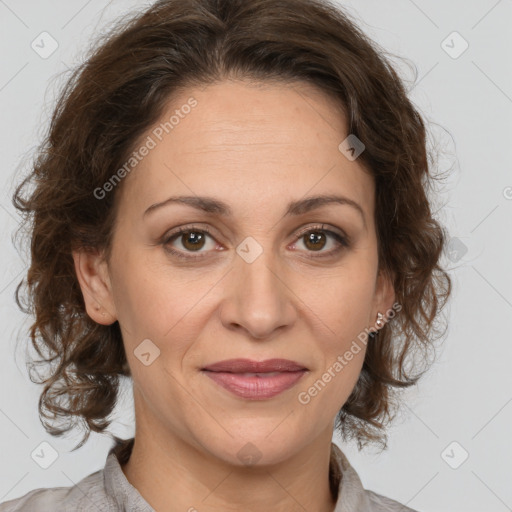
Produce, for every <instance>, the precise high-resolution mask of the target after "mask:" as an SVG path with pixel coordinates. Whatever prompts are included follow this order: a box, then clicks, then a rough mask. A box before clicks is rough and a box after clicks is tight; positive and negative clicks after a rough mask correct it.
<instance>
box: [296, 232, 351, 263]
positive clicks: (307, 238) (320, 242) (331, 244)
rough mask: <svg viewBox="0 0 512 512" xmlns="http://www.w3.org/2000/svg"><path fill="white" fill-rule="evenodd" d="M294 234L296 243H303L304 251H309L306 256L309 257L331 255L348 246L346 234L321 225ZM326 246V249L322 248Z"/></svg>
mask: <svg viewBox="0 0 512 512" xmlns="http://www.w3.org/2000/svg"><path fill="white" fill-rule="evenodd" d="M296 236H297V242H296V245H301V244H302V245H304V247H305V252H306V253H309V254H307V256H308V257H311V258H323V257H333V256H336V255H338V254H339V253H340V252H341V251H342V250H344V249H347V248H348V247H349V246H350V243H349V239H348V237H347V236H343V235H341V234H339V233H336V232H334V231H331V230H328V229H324V228H323V225H322V226H319V227H313V228H310V229H309V230H308V231H302V232H300V233H298V234H297V235H296ZM299 242H300V243H299ZM326 247H327V249H326V250H324V249H325V248H326ZM299 248H300V247H299ZM312 253H318V254H312Z"/></svg>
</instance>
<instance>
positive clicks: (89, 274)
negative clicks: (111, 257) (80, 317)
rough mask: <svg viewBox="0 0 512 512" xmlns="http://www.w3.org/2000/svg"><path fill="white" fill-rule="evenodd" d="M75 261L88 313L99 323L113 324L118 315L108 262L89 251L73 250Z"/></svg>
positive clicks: (99, 255)
mask: <svg viewBox="0 0 512 512" xmlns="http://www.w3.org/2000/svg"><path fill="white" fill-rule="evenodd" d="M73 261H74V264H75V272H76V276H77V279H78V283H79V284H80V288H81V290H82V295H83V298H84V303H85V308H86V311H87V314H88V315H89V317H90V318H91V319H92V320H94V321H95V322H96V323H98V324H102V325H110V324H112V323H113V322H115V321H116V320H117V315H116V310H115V305H114V300H113V297H112V287H111V282H110V276H109V273H108V267H107V262H106V261H105V259H104V258H103V257H102V255H101V254H99V253H94V252H89V251H73Z"/></svg>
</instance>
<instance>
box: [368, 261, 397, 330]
mask: <svg viewBox="0 0 512 512" xmlns="http://www.w3.org/2000/svg"><path fill="white" fill-rule="evenodd" d="M393 282H394V274H393V273H389V272H384V271H383V270H379V273H378V275H377V281H376V283H375V295H374V301H373V307H372V311H371V317H370V319H369V325H370V326H374V325H375V322H376V320H377V314H378V313H381V314H382V315H383V318H382V320H383V322H384V323H383V324H382V325H381V326H380V328H382V327H383V326H384V325H385V323H386V322H387V321H388V319H387V316H388V315H387V312H388V311H389V310H391V309H393V308H392V306H393V304H394V302H395V289H394V286H393ZM376 328H379V327H378V326H376Z"/></svg>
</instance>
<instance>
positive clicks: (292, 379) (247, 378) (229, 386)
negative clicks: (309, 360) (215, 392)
mask: <svg viewBox="0 0 512 512" xmlns="http://www.w3.org/2000/svg"><path fill="white" fill-rule="evenodd" d="M308 371H309V370H308V368H306V367H305V366H304V365H301V364H299V363H297V362H295V361H290V360H288V359H268V360H266V361H252V360H250V359H229V360H226V361H219V362H218V363H214V364H211V365H208V366H205V367H204V368H202V369H201V372H202V373H204V374H205V375H206V376H208V377H209V378H210V379H212V380H213V381H214V382H215V383H216V384H218V385H219V386H220V387H222V388H223V389H226V390H227V391H229V392H231V393H232V394H234V395H236V396H238V397H241V398H246V399H249V400H263V399H267V398H272V397H274V396H276V395H278V394H280V393H282V392H283V391H286V390H287V389H290V388H291V387H293V386H294V385H295V384H296V383H297V382H298V381H299V380H300V379H301V378H302V377H303V376H304V375H305V374H306V373H307V372H308Z"/></svg>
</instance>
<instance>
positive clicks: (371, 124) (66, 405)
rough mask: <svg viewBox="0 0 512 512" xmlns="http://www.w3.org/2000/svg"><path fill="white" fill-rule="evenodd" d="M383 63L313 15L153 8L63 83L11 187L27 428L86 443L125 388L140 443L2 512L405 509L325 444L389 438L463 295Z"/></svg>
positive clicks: (315, 7) (191, 6)
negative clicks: (23, 234) (37, 371)
mask: <svg viewBox="0 0 512 512" xmlns="http://www.w3.org/2000/svg"><path fill="white" fill-rule="evenodd" d="M381 53H382V52H380V51H378V50H377V47H376V45H374V44H373V43H372V42H371V41H369V40H368V39H367V38H366V37H365V36H364V35H363V34H362V33H361V32H360V30H359V29H358V28H357V27H356V26H355V24H354V23H353V22H352V21H350V20H349V19H348V18H347V16H346V15H345V14H344V13H343V12H342V11H340V10H339V9H337V8H335V7H334V6H333V5H331V4H328V3H326V2H320V1H317V0H282V1H280V2H275V0H253V1H251V2H247V1H245V0H243V1H242V0H197V1H192V0H186V1H185V0H165V1H159V2H157V3H155V4H154V5H153V6H152V7H150V8H149V9H148V10H147V11H146V12H143V13H141V14H140V15H139V16H137V17H136V18H133V19H132V20H131V21H130V22H127V23H124V24H122V25H119V26H118V28H117V30H116V31H114V32H113V33H111V34H110V35H109V37H108V38H107V39H106V40H105V41H103V43H102V45H101V46H100V47H99V48H98V49H97V50H96V51H95V53H94V54H93V55H91V56H90V58H89V59H88V60H87V62H86V63H85V64H84V65H83V66H82V67H81V69H79V70H78V71H77V72H76V73H75V75H74V76H73V77H72V78H71V79H70V81H69V82H68V84H67V87H66V89H65V91H64V92H63V94H62V97H61V99H60V101H59V103H58V105H57V108H56V110H55V113H54V116H53V119H52V123H51V127H50V131H49V135H48V138H47V140H46V141H45V143H44V144H43V146H42V148H41V151H40V153H39V157H38V158H37V160H36V162H35V165H34V169H33V172H32V174H31V176H29V177H27V179H26V180H25V182H23V183H22V184H20V186H19V187H18V189H17V191H16V194H15V204H16V206H17V208H18V209H19V210H20V211H21V212H23V213H25V214H26V221H27V222H29V223H30V227H31V251H32V252H31V256H32V261H31V267H30V270H29V272H28V276H27V282H28V287H29V298H30V300H31V301H32V302H31V303H32V305H33V311H34V312H35V316H36V319H35V323H34V324H33V326H32V330H31V336H32V342H33V343H34V345H35V346H36V347H39V348H40V349H41V350H42V349H44V350H47V351H48V352H47V354H49V355H48V356H47V357H45V358H44V360H43V363H44V362H46V364H47V363H48V362H50V361H52V362H53V363H54V364H53V365H52V370H51V373H50V374H49V375H48V376H47V377H48V378H47V379H46V380H45V381H44V390H43V392H42V395H41V400H40V415H41V418H42V420H43V424H44V425H45V427H46V428H47V430H48V432H50V433H51V434H53V435H58V434H61V433H63V432H66V431H68V430H69V429H71V428H72V427H73V426H75V424H76V422H78V421H82V422H83V423H85V425H86V428H85V435H84V438H83V440H82V442H81V443H80V444H79V445H78V446H82V445H83V443H84V442H85V441H86V440H87V438H88V435H89V433H90V431H91V430H93V431H95V432H104V431H105V430H106V428H107V427H108V425H109V423H110V422H109V420H108V419H107V418H108V416H109V414H110V413H111V412H112V410H113V408H114V406H115V404H116V400H117V393H118V386H119V380H120V377H122V376H124V377H129V378H130V379H132V381H133V393H134V404H135V418H136V428H135V437H134V438H133V439H128V440H121V439H118V438H116V439H115V440H116V443H115V445H114V446H113V447H112V449H111V450H110V452H109V454H108V457H107V460H106V464H105V467H104V468H103V469H102V470H100V471H98V472H96V473H93V474H91V475H89V476H87V477H86V478H84V479H83V480H82V481H80V482H79V483H78V484H77V485H75V486H73V487H69V488H56V489H36V490H34V491H32V492H29V493H27V494H26V495H25V496H23V497H21V498H17V499H14V500H11V501H9V502H6V503H4V504H3V505H2V506H0V510H1V511H4V512H5V511H12V510H17V511H23V510H74V511H75V510H96V509H99V510H108V511H111V510H112V511H114V510H116V511H117V510H137V511H150V510H158V511H172V512H174V511H178V510H179V511H182V510H188V511H195V510H198V511H201V512H203V511H219V510H253V511H268V510H273V511H292V510H308V511H311V512H313V511H318V512H327V511H330V512H332V511H336V512H341V511H343V512H348V511H350V512H367V511H391V510H403V511H406V510H412V509H411V508H408V507H407V506H405V505H401V504H400V503H398V502H396V501H395V500H393V499H391V498H386V497H384V496H381V495H379V494H376V493H375V492H372V491H371V490H366V489H365V488H364V487H363V485H362V482H361V480H360V478H359V477H358V475H357V473H356V472H355V470H354V469H353V468H352V466H351V465H350V463H349V461H348V460H347V458H346V456H345V455H344V454H343V452H342V451H341V449H340V448H339V447H337V446H336V445H334V444H333V443H332V435H333V429H334V428H336V429H338V430H339V432H340V434H341V435H342V438H343V439H344V440H349V439H355V440H357V442H358V445H359V447H360V448H361V447H362V446H364V445H365V444H368V443H380V444H381V445H384V447H385V445H386V434H385V426H386V425H387V424H388V423H389V422H390V420H391V419H392V417H393V413H394V411H395V409H396V407H397V404H398V401H397V399H396V398H397V391H399V390H400V389H402V388H405V387H408V386H411V385H413V384H415V383H416V382H417V380H418V378H419V377H420V375H421V374H422V373H423V371H424V369H422V370H420V369H419V367H418V366H417V365H416V366H414V371H415V373H413V372H412V370H410V371H409V370H408V371H406V366H407V363H408V362H409V359H410V358H411V357H413V356H415V357H417V360H416V364H417V363H419V362H420V361H422V362H423V361H425V360H426V359H427V358H426V357H425V353H426V352H427V351H428V350H429V349H430V348H431V347H432V344H433V336H432V333H433V326H434V322H435V320H436V319H437V318H438V313H439V312H440V310H441V308H442V306H443V305H444V303H445V302H446V299H447V297H448V296H449V294H450V287H451V285H450V279H449V277H448V275H447V274H446V272H445V271H444V270H443V269H442V268H441V267H440V266H439V257H440V254H441V251H442V249H443V246H444V241H445V234H444V230H443V228H442V227H441V226H440V225H439V224H438V222H437V221H436V220H435V219H434V218H433V216H432V213H431V209H430V205H429V201H428V198H427V190H428V188H429V187H430V186H431V185H432V180H433V178H434V177H433V174H432V173H431V171H430V169H429V165H428V158H427V151H426V147H425V128H424V124H423V121H422V119H421V117H420V115H419V114H418V112H417V111H416V110H415V109H414V107H413V106H412V104H411V102H410V101H409V100H408V99H407V97H406V94H405V91H404V87H403V84H402V83H401V81H400V79H399V77H398V76H397V74H396V73H395V71H394V70H393V69H392V67H391V66H390V65H389V64H388V63H387V61H386V60H385V58H384V57H383V56H382V54H381ZM31 179H35V180H36V186H35V189H34V190H33V191H32V192H31V194H30V195H29V196H28V197H23V196H22V189H23V188H24V186H25V185H27V184H28V183H29V182H30V181H31ZM18 291H19V288H18ZM18 304H20V301H19V300H18ZM40 353H41V352H40ZM55 362H57V364H55ZM47 366H48V365H47ZM59 420H63V421H64V422H65V423H64V424H63V425H58V423H59Z"/></svg>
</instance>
